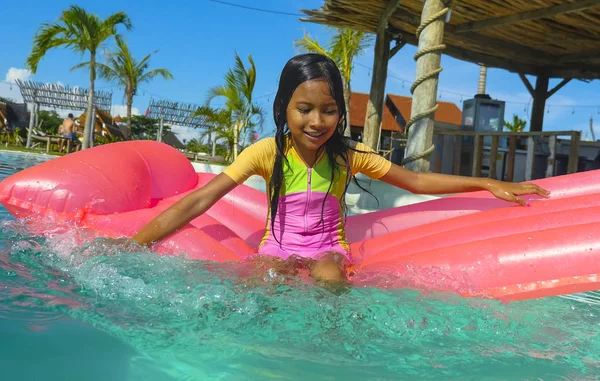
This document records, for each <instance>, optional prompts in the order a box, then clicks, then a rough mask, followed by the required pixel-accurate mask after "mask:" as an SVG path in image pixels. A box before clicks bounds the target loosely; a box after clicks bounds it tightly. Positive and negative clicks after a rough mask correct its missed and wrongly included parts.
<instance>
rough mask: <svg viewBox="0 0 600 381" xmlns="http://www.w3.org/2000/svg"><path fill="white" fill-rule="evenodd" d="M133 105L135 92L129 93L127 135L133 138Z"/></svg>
mask: <svg viewBox="0 0 600 381" xmlns="http://www.w3.org/2000/svg"><path fill="white" fill-rule="evenodd" d="M132 105H133V94H132V93H131V92H128V94H127V135H128V136H129V137H130V138H131V107H132Z"/></svg>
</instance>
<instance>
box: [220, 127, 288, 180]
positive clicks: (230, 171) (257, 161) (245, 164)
mask: <svg viewBox="0 0 600 381" xmlns="http://www.w3.org/2000/svg"><path fill="white" fill-rule="evenodd" d="M276 151H277V147H276V145H275V139H274V138H267V139H262V140H260V141H258V142H256V143H254V144H252V145H251V146H249V147H247V148H246V149H244V150H243V151H242V152H241V153H240V154H239V155H238V157H237V159H236V160H235V161H234V162H233V163H231V165H229V166H228V167H227V168H225V170H224V171H223V173H225V174H226V175H227V176H229V177H231V179H232V180H233V181H235V182H236V183H238V184H241V183H243V182H244V181H246V180H247V179H248V178H249V177H250V176H252V175H259V176H261V177H262V178H263V179H265V181H268V180H269V179H270V177H271V173H272V172H273V164H274V162H275V153H276Z"/></svg>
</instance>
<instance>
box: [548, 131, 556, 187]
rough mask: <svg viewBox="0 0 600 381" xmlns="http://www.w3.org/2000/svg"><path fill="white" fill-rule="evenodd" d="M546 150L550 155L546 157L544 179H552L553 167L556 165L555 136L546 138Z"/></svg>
mask: <svg viewBox="0 0 600 381" xmlns="http://www.w3.org/2000/svg"><path fill="white" fill-rule="evenodd" d="M548 148H549V149H550V155H548V164H547V166H546V177H552V176H554V166H555V163H556V135H552V136H550V137H549V138H548Z"/></svg>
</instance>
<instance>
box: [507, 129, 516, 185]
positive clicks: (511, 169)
mask: <svg viewBox="0 0 600 381" xmlns="http://www.w3.org/2000/svg"><path fill="white" fill-rule="evenodd" d="M516 152H517V137H516V136H514V135H513V136H511V137H509V138H508V159H507V163H506V181H508V182H511V181H513V178H514V177H515V155H516Z"/></svg>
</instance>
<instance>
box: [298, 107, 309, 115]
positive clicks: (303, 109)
mask: <svg viewBox="0 0 600 381" xmlns="http://www.w3.org/2000/svg"><path fill="white" fill-rule="evenodd" d="M298 111H300V113H301V114H308V113H309V112H310V110H308V109H305V108H299V109H298Z"/></svg>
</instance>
